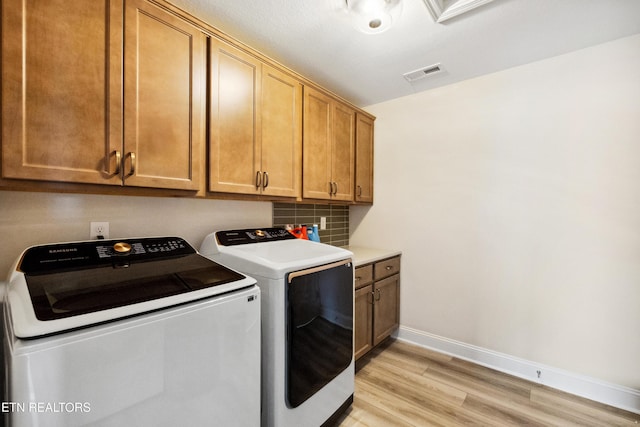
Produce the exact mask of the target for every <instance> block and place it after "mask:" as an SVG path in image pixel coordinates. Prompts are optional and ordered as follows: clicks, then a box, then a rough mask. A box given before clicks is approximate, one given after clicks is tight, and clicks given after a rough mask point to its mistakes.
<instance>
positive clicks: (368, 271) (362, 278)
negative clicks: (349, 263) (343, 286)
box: [353, 264, 373, 289]
mask: <svg viewBox="0 0 640 427" xmlns="http://www.w3.org/2000/svg"><path fill="white" fill-rule="evenodd" d="M372 280H373V264H368V265H363V266H362V267H358V268H356V270H355V279H354V281H353V284H354V286H355V289H359V288H361V287H363V286H365V285H368V284H369V283H371V281H372Z"/></svg>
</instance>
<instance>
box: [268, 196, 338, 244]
mask: <svg viewBox="0 0 640 427" xmlns="http://www.w3.org/2000/svg"><path fill="white" fill-rule="evenodd" d="M321 217H326V218H327V229H326V230H320V241H321V242H322V243H328V244H330V245H333V246H348V245H349V207H348V206H339V205H302V204H295V203H274V204H273V226H274V227H284V226H286V225H287V224H291V225H300V224H303V225H313V224H318V228H319V227H320V218H321Z"/></svg>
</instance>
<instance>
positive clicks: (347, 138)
mask: <svg viewBox="0 0 640 427" xmlns="http://www.w3.org/2000/svg"><path fill="white" fill-rule="evenodd" d="M303 117H304V131H303V134H304V143H303V178H302V179H303V184H302V188H303V190H302V196H303V197H304V198H309V199H325V200H341V201H352V200H353V188H354V142H355V111H354V110H353V109H352V108H350V107H348V106H346V105H344V104H342V103H340V102H338V101H337V100H335V99H333V98H331V97H330V96H328V95H325V94H324V93H322V92H320V91H317V90H315V89H313V88H310V87H305V91H304V116H303Z"/></svg>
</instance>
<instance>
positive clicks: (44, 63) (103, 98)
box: [1, 0, 123, 184]
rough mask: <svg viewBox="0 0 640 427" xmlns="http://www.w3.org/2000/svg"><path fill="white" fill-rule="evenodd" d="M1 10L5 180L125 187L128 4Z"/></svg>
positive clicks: (64, 3) (39, 4)
mask: <svg viewBox="0 0 640 427" xmlns="http://www.w3.org/2000/svg"><path fill="white" fill-rule="evenodd" d="M1 7H2V12H1V13H2V176H3V177H5V178H24V179H36V180H51V181H73V182H86V183H101V184H103V183H110V184H120V183H121V180H120V177H118V176H116V173H115V172H116V170H117V166H116V156H115V152H116V151H120V150H121V147H122V105H121V103H122V76H121V69H122V16H123V13H122V12H123V11H122V1H106V0H103V1H90V2H87V1H84V0H47V1H30V2H26V1H21V0H3V1H2V6H1ZM107 159H109V162H106V160H107ZM105 163H108V164H105ZM105 169H106V171H105Z"/></svg>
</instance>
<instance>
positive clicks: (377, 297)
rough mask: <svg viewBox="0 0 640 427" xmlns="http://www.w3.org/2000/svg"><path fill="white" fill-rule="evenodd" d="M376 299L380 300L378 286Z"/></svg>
mask: <svg viewBox="0 0 640 427" xmlns="http://www.w3.org/2000/svg"><path fill="white" fill-rule="evenodd" d="M375 292H376V301H380V288H378V289H376V291H375Z"/></svg>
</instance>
